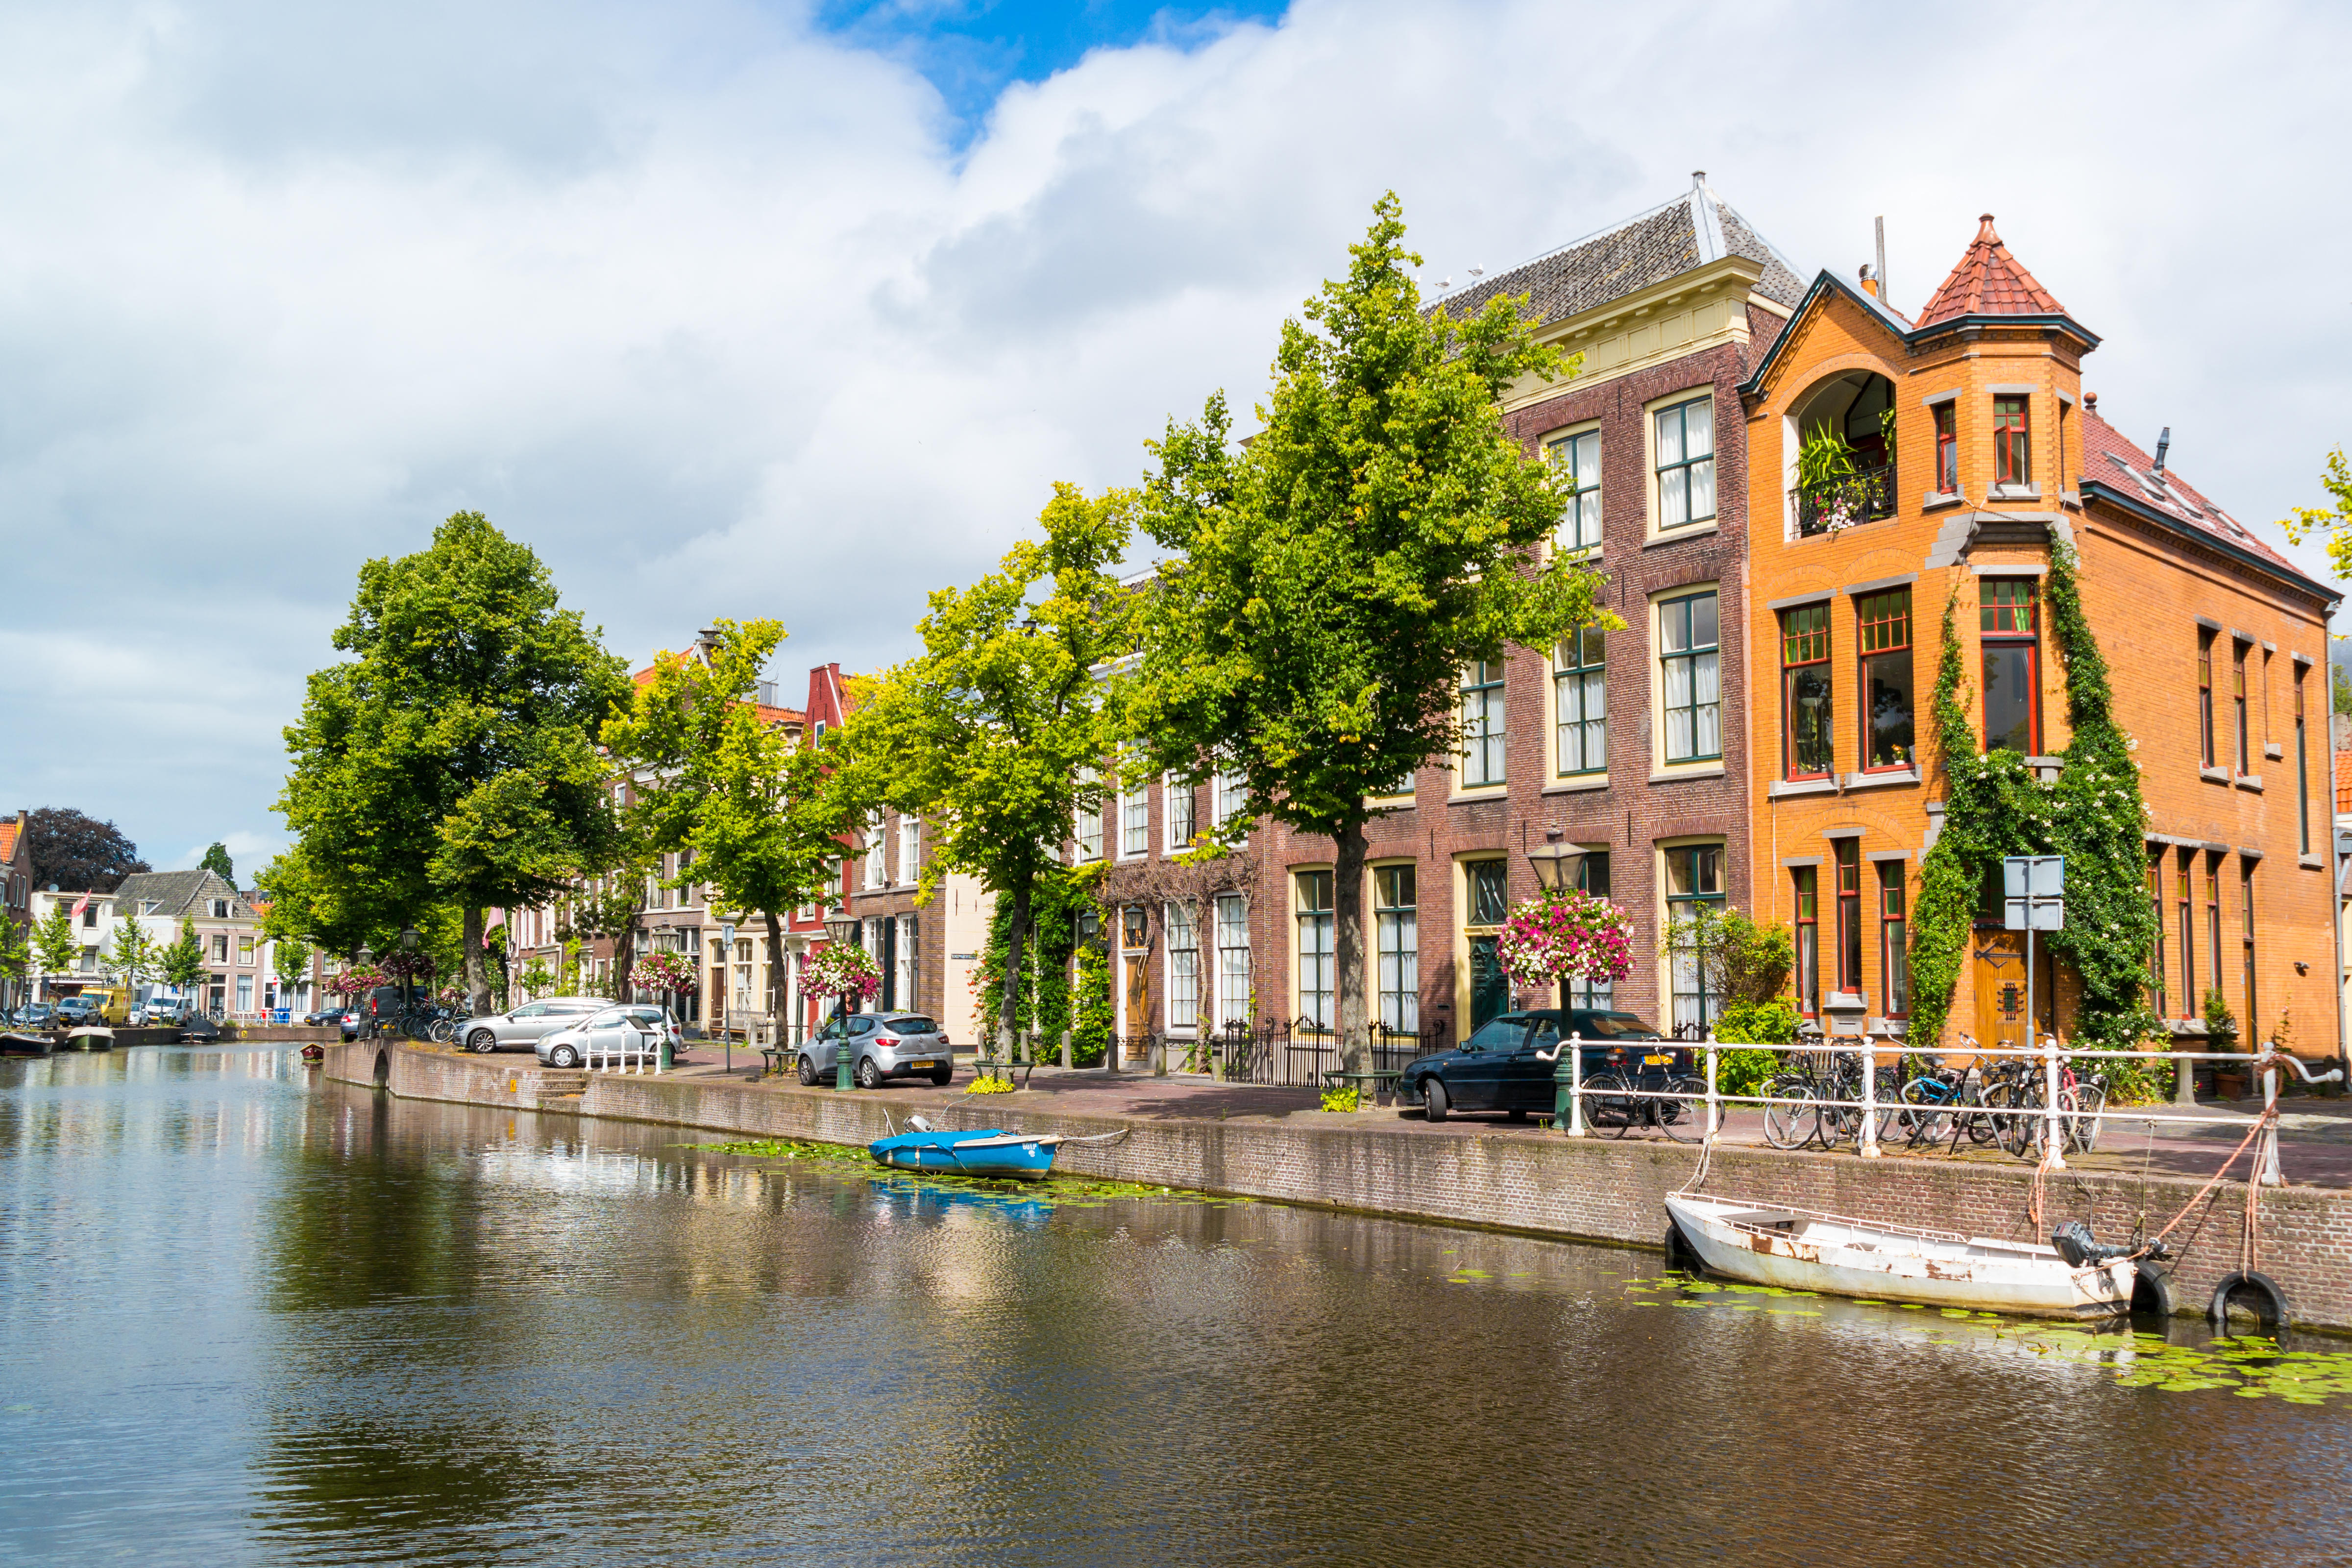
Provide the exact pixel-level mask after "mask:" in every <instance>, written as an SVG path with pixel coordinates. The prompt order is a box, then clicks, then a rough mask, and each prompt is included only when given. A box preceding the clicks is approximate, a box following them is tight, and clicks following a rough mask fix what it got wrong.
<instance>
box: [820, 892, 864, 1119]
mask: <svg viewBox="0 0 2352 1568" xmlns="http://www.w3.org/2000/svg"><path fill="white" fill-rule="evenodd" d="M857 926H858V921H857V917H856V916H855V915H835V916H834V917H833V919H831V920H829V921H825V922H824V934H825V935H826V936H827V937H829V938H831V939H832V940H833V942H835V943H836V944H838V945H840V946H842V947H849V946H852V945H854V944H855V943H856V941H857ZM833 1017H834V1022H835V1023H836V1024H838V1025H840V1026H841V1027H840V1029H839V1031H838V1032H837V1033H835V1036H834V1041H833V1087H834V1088H835V1090H843V1089H848V1088H849V1087H850V1077H849V1057H850V1051H849V993H848V992H846V991H837V992H835V993H834V998H833Z"/></svg>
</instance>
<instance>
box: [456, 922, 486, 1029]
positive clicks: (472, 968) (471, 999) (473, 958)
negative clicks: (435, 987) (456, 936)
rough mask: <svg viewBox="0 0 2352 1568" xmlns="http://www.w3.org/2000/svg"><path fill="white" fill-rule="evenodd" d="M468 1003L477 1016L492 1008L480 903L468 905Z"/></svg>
mask: <svg viewBox="0 0 2352 1568" xmlns="http://www.w3.org/2000/svg"><path fill="white" fill-rule="evenodd" d="M462 940H463V941H464V942H465V944H466V1005H467V1007H469V1008H471V1009H472V1011H473V1016H475V1017H477V1018H479V1017H483V1016H487V1015H488V1013H489V1010H490V979H489V973H488V970H487V969H486V968H485V967H484V965H483V963H482V910H481V906H480V905H478V904H467V906H466V928H465V936H464V938H463V939H462Z"/></svg>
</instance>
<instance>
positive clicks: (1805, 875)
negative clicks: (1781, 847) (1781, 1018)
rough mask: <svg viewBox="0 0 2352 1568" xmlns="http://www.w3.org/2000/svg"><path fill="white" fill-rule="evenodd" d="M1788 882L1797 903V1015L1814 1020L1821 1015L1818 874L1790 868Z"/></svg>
mask: <svg viewBox="0 0 2352 1568" xmlns="http://www.w3.org/2000/svg"><path fill="white" fill-rule="evenodd" d="M1789 879H1790V882H1791V883H1792V884H1793V885H1794V886H1795V889H1796V900H1797V919H1796V927H1797V932H1796V940H1797V953H1796V958H1797V973H1796V982H1797V1011H1798V1012H1800V1013H1801V1014H1803V1015H1804V1016H1806V1017H1808V1018H1817V1017H1819V1016H1821V1012H1822V920H1821V871H1820V868H1818V867H1813V866H1791V867H1790V868H1789Z"/></svg>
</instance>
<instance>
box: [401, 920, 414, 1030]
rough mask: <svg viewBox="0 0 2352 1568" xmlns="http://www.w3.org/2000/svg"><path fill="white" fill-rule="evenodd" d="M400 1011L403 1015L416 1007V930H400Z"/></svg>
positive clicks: (411, 928)
mask: <svg viewBox="0 0 2352 1568" xmlns="http://www.w3.org/2000/svg"><path fill="white" fill-rule="evenodd" d="M400 956H401V959H402V963H401V965H400V1010H401V1012H402V1013H403V1014H404V1015H405V1014H406V1013H407V1012H408V1010H409V1009H410V1008H412V1007H414V1006H415V1005H416V928H415V926H403V927H401V928H400Z"/></svg>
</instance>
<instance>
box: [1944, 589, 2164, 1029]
mask: <svg viewBox="0 0 2352 1568" xmlns="http://www.w3.org/2000/svg"><path fill="white" fill-rule="evenodd" d="M2076 564H2077V563H2076V559H2075V555H2074V551H2073V549H2072V548H2070V547H2069V546H2067V545H2064V544H2053V546H2052V548H2051V552H2050V574H2049V576H2048V577H2047V579H2046V580H2045V582H2044V584H2043V593H2042V615H2043V624H2044V626H2045V627H2046V629H2047V633H2048V639H2049V646H2051V647H2054V648H2055V649H2056V650H2057V652H2058V656H2059V658H2060V659H2061V661H2062V662H2063V665H2064V667H2065V674H2066V722H2067V727H2068V729H2069V731H2071V734H2072V739H2071V740H2070V741H2069V742H2068V743H2067V746H2066V748H2065V750H2064V751H2063V752H2061V753H2060V759H2061V764H2062V765H2061V766H2060V768H2059V771H2058V777H2057V778H2056V779H2055V780H2054V781H2053V782H2051V783H2048V784H2044V783H2042V781H2041V780H2039V779H2037V778H2036V777H2035V776H2034V774H2033V771H2032V769H2031V768H2029V767H2027V766H2026V763H2025V759H2024V758H2023V757H2021V756H2019V755H2018V754H2017V753H2016V752H2011V751H2006V750H2003V751H1995V752H1983V753H1979V752H1978V751H1977V737H1976V731H1975V730H1974V728H1973V727H1972V726H1971V725H1970V724H1969V715H1968V710H1967V708H1966V706H1965V705H1964V703H1963V701H1962V699H1961V695H1960V693H1961V675H1962V669H1963V662H1962V655H1961V651H1960V638H1959V633H1958V625H1957V620H1958V609H1959V593H1958V589H1957V588H1955V589H1954V590H1953V594H1952V596H1951V598H1950V599H1949V600H1948V601H1947V602H1946V604H1945V605H1944V625H1943V648H1942V655H1941V658H1940V659H1939V661H1938V664H1937V673H1936V688H1935V693H1934V696H1933V699H1932V700H1931V708H1932V714H1931V718H1932V722H1933V724H1934V727H1935V734H1936V748H1937V752H1938V753H1939V757H1940V761H1941V763H1942V766H1943V770H1944V784H1945V789H1944V826H1943V831H1942V833H1941V834H1940V835H1939V836H1938V837H1937V840H1936V845H1935V847H1934V848H1932V849H1930V850H1929V851H1928V852H1927V859H1926V860H1925V861H1924V862H1923V863H1922V865H1921V867H1920V890H1919V899H1918V902H1917V905H1916V909H1915V911H1914V916H1913V923H1912V936H1911V1028H1910V1035H1911V1037H1912V1038H1913V1039H1914V1040H1917V1041H1922V1042H1927V1041H1934V1040H1937V1039H1939V1038H1941V1037H1942V1035H1943V1033H1944V1029H1945V1026H1946V1023H1947V1021H1948V1016H1949V1014H1950V1011H1951V1005H1952V996H1953V993H1954V992H1955V991H1956V990H1957V989H1958V983H1959V975H1960V966H1961V964H1962V963H1964V962H1966V959H1967V954H1968V947H1969V931H1970V930H1971V928H1972V927H1973V925H1974V923H1975V919H1976V913H1977V910H1978V907H1979V903H1980V901H1981V900H1982V897H1983V892H1984V889H1985V886H1986V883H1987V880H1988V879H1997V878H1998V877H1999V875H2000V861H2001V858H2003V857H2004V856H2010V855H2063V856H2064V857H2065V858H2066V925H2065V929H2063V931H2053V932H2051V933H2050V934H2049V936H2048V938H2047V939H2046V940H2047V941H2048V942H2049V945H2050V948H2051V950H2052V951H2053V952H2055V953H2056V954H2058V956H2060V957H2061V958H2063V959H2064V960H2065V961H2066V962H2067V963H2068V964H2069V965H2070V966H2071V967H2072V968H2073V970H2074V974H2075V975H2076V977H2077V978H2078V979H2079V981H2080V982H2081V987H2082V990H2081V1004H2080V1007H2079V1010H2078V1013H2077V1017H2076V1023H2075V1032H2076V1036H2077V1038H2078V1039H2079V1040H2080V1041H2081V1042H2082V1043H2083V1044H2085V1045H2092V1046H2102V1047H2126V1046H2129V1045H2131V1044H2133V1043H2134V1042H2136V1041H2137V1040H2138V1039H2140V1038H2142V1037H2145V1036H2146V1035H2147V1034H2148V1033H2150V1032H2151V1031H2152V1030H2153V1029H2155V1028H2156V1026H2157V1022H2156V1019H2155V1016H2153V1015H2152V1014H2151V1013H2150V1012H2149V1011H2148V1007H2147V985H2148V973H2147V954H2148V953H2149V952H2150V951H2152V949H2153V948H2154V946H2155V942H2156V935H2157V932H2156V915H2155V911H2154V910H2153V909H2151V908H2150V906H2149V904H2148V901H2147V885H2146V880H2145V879H2146V867H2147V858H2146V857H2147V847H2146V839H2145V837H2144V835H2145V830H2146V826H2147V808H2146V807H2145V805H2143V804H2142V803H2141V799H2140V789H2139V764H2138V763H2136V762H2134V761H2133V760H2132V754H2131V753H2132V751H2133V749H2134V746H2135V745H2136V742H2134V741H2133V740H2132V739H2131V738H2130V737H2129V736H2128V735H2126V734H2125V733H2124V731H2123V729H2122V728H2121V726H2119V725H2118V724H2116V719H2115V698H2114V692H2113V689H2112V687H2111V685H2110V683H2109V680H2108V677H2107V662H2106V658H2105V656H2104V655H2102V654H2101V653H2100V651H2099V644H2098V639H2097V637H2095V636H2094V635H2093V633H2092V631H2091V625H2090V621H2089V619H2088V618H2087V617H2086V616H2084V613H2083V600H2082V593H2081V589H2080V585H2079V584H2078V582H2077V579H2076V576H2075V570H2076Z"/></svg>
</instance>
